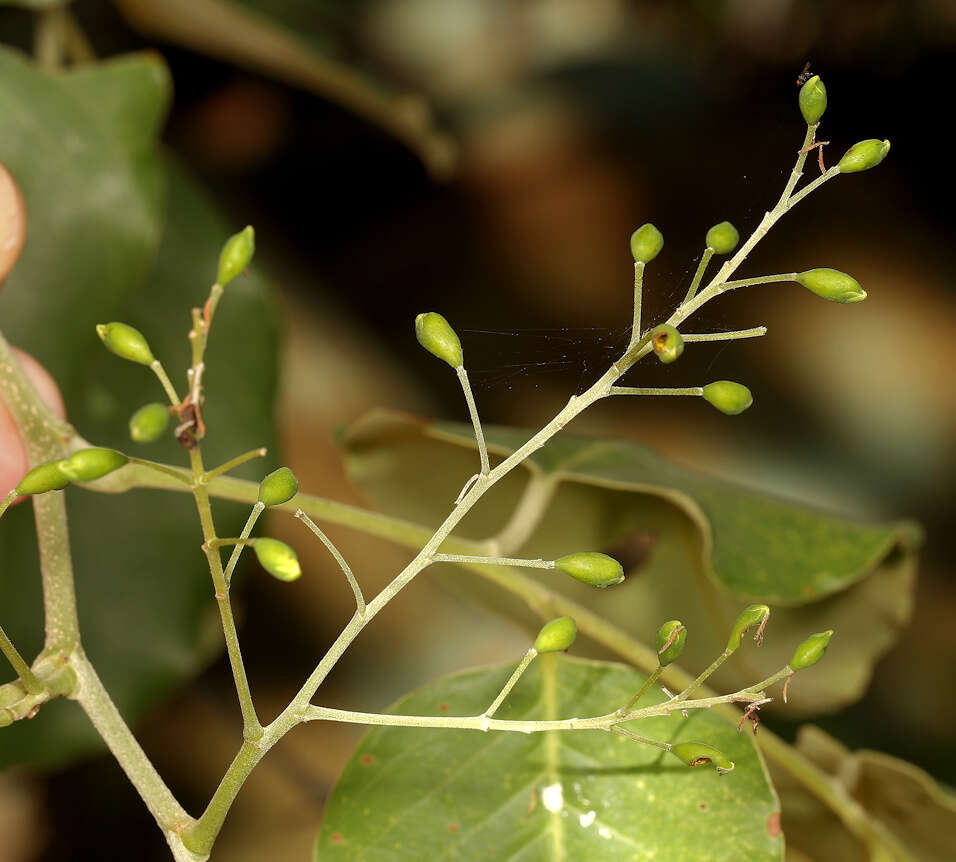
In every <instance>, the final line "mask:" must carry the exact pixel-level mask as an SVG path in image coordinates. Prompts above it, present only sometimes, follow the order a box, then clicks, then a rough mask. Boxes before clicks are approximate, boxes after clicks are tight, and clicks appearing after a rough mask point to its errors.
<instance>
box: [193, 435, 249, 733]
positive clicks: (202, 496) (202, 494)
mask: <svg viewBox="0 0 956 862" xmlns="http://www.w3.org/2000/svg"><path fill="white" fill-rule="evenodd" d="M189 461H190V464H191V465H192V470H193V480H194V482H195V484H194V486H193V497H194V498H195V500H196V509H197V511H198V512H199V521H200V523H201V524H202V534H203V550H204V551H205V554H206V559H207V561H208V562H209V572H210V574H211V575H212V582H213V586H214V587H215V590H216V604H217V605H218V606H219V617H220V619H221V620H222V631H223V636H224V637H225V640H226V652H227V653H228V654H229V665H230V667H231V668H232V677H233V680H234V681H235V684H236V694H237V695H238V697H239V708H240V709H241V711H242V726H243V733H242V735H243V736H244V737H245V739H247V740H249V739H252V740H255V739H258V738H259V737H260V736H262V725H261V724H260V723H259V717H258V716H257V715H256V708H255V706H254V705H253V702H252V692H251V691H250V689H249V680H248V679H247V678H246V668H245V666H244V665H243V663H242V650H241V649H240V648H239V633H238V632H237V631H236V621H235V619H234V618H233V615H232V603H231V602H230V601H229V584H227V583H226V578H225V573H224V572H223V569H222V559H221V558H220V556H219V551H218V550H217V549H215V548H211V547H209V545H208V543H209V542H210V541H212V540H213V539H215V538H216V527H215V524H214V523H213V519H212V508H211V507H210V505H209V493H208V491H207V489H206V485H205V484H204V483H203V482H202V481H201V480H202V476H203V473H204V472H205V471H204V469H203V463H202V455H201V454H200V451H199V447H198V446H197V447H196V448H195V449H190V450H189ZM250 529H251V528H250ZM239 547H240V548H241V547H242V546H241V545H240V546H239Z"/></svg>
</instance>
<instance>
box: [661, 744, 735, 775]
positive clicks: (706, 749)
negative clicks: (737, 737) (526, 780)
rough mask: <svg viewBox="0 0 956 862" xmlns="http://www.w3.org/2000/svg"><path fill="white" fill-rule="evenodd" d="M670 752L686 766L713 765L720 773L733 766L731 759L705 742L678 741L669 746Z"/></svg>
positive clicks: (727, 770) (728, 770)
mask: <svg viewBox="0 0 956 862" xmlns="http://www.w3.org/2000/svg"><path fill="white" fill-rule="evenodd" d="M671 754H673V755H674V757H676V758H678V759H680V760H683V761H684V763H686V764H687V765H688V766H713V767H714V769H716V770H717V771H718V772H719V773H721V774H723V773H725V772H730V771H731V770H732V769H733V768H734V762H733V761H732V760H728V759H727V756H726V755H725V754H724V753H723V752H721V751H718V750H717V749H716V748H714V746H712V745H708V744H707V743H706V742H678V743H677V744H676V745H672V746H671Z"/></svg>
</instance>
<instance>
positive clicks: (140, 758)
mask: <svg viewBox="0 0 956 862" xmlns="http://www.w3.org/2000/svg"><path fill="white" fill-rule="evenodd" d="M70 667H72V668H73V671H74V672H75V673H76V679H77V684H76V688H75V689H74V692H73V694H72V695H71V697H72V698H73V699H74V700H76V701H77V702H78V703H79V705H80V706H81V707H82V708H83V711H84V712H85V713H86V714H87V716H89V719H90V721H91V722H92V724H93V726H94V727H95V728H96V730H97V732H98V733H99V735H100V736H101V737H102V738H103V741H104V742H105V743H106V744H107V746H108V747H109V749H110V751H111V752H112V753H113V756H114V757H115V758H116V760H117V761H118V762H119V765H120V766H121V767H122V768H123V771H124V772H125V773H126V775H127V777H128V778H129V780H130V782H131V783H132V785H133V786H134V787H135V788H136V790H137V791H138V792H139V795H140V796H141V797H142V798H143V801H144V802H145V803H146V806H147V808H149V811H150V813H151V814H152V815H153V817H154V818H156V822H157V823H158V824H159V825H160V827H162V828H163V829H164V830H169V831H178V830H181V829H183V828H185V827H186V826H188V825H189V824H190V823H192V822H194V821H193V819H192V818H191V817H190V816H189V815H188V814H187V813H186V812H185V811H184V810H183V808H182V806H181V805H180V804H179V803H178V802H177V801H176V799H175V798H174V797H173V795H172V793H170V791H169V788H168V787H167V786H166V784H165V783H164V782H163V779H162V778H160V776H159V773H157V772H156V770H155V769H154V768H153V765H152V763H150V762H149V758H148V757H147V756H146V753H145V752H144V751H143V749H142V747H141V746H140V744H139V743H138V742H137V741H136V737H135V736H133V734H132V732H131V731H130V729H129V727H128V726H127V725H126V722H125V721H123V717H122V716H121V715H120V713H119V711H118V710H117V709H116V706H115V705H114V703H113V701H112V700H111V699H110V696H109V694H108V693H107V691H106V689H105V688H104V687H103V683H102V682H100V679H99V677H98V676H97V675H96V671H95V670H94V669H93V665H92V664H90V662H89V660H88V659H87V657H86V655H85V654H84V653H83V650H82V649H81V648H80V647H77V648H76V649H75V650H74V651H73V652H72V654H71V655H70Z"/></svg>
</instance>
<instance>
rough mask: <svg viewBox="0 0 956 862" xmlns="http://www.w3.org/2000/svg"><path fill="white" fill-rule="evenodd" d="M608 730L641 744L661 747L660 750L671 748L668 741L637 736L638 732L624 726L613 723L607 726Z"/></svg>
mask: <svg viewBox="0 0 956 862" xmlns="http://www.w3.org/2000/svg"><path fill="white" fill-rule="evenodd" d="M609 730H610V731H611V733H616V734H617V735H618V736H623V737H626V738H627V739H630V740H632V741H633V742H640V743H641V744H642V745H651V746H653V747H654V748H659V749H661V750H662V751H670V750H671V744H670V743H669V742H661V741H660V740H657V739H651V738H650V737H648V736H639V735H638V734H636V733H634V731H632V730H628V729H627V728H626V727H620V726H617V725H615V726H614V727H611V728H609Z"/></svg>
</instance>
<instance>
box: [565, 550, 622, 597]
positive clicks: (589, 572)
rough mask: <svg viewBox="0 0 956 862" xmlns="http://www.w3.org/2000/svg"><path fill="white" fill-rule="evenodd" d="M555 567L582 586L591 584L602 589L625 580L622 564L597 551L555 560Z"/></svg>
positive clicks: (569, 555)
mask: <svg viewBox="0 0 956 862" xmlns="http://www.w3.org/2000/svg"><path fill="white" fill-rule="evenodd" d="M554 567H555V568H556V569H557V570H558V571H561V572H564V573H565V574H566V575H570V576H571V577H572V578H574V579H575V580H577V581H580V582H581V583H582V584H590V585H591V586H592V587H598V588H600V589H604V588H605V587H613V586H614V585H615V584H619V583H621V581H623V580H624V569H623V567H622V566H621V564H620V563H619V562H618V561H617V560H615V559H614V557H609V556H608V555H607V554H600V553H598V552H597V551H586V552H583V553H579V554H568V555H567V556H564V557H561V558H560V559H558V560H555V561H554Z"/></svg>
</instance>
